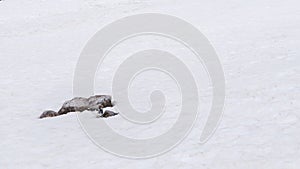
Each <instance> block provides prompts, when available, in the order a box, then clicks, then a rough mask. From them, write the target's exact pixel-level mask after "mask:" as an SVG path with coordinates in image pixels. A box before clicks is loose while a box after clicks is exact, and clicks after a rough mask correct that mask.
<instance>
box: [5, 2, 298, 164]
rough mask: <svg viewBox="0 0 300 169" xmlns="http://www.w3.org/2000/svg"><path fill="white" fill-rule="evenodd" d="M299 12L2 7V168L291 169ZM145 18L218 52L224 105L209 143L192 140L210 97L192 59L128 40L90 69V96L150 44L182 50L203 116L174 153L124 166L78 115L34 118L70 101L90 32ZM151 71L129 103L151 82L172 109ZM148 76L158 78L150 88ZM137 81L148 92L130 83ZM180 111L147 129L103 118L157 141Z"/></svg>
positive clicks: (207, 5) (173, 5)
mask: <svg viewBox="0 0 300 169" xmlns="http://www.w3.org/2000/svg"><path fill="white" fill-rule="evenodd" d="M299 7H300V2H299V1H297V0H286V1H279V0H272V1H271V0H252V1H241V0H239V1H238V0H226V1H221V0H211V1H204V0H187V1H179V0H153V1H150V0H144V1H142V0H116V1H109V0H105V1H97V0H84V1H83V0H56V1H45V0H27V1H18V0H3V1H0V57H1V62H0V109H1V113H0V125H1V127H0V136H1V137H0V138H1V141H0V168H5V169H15V168H30V169H34V168H37V169H40V168H62V169H63V168H84V167H87V168H91V169H94V168H95V169H96V168H103V169H105V168H122V169H123V168H130V169H134V168H170V169H171V168H172V169H173V168H203V169H205V168H207V169H209V168H224V169H227V168H266V169H267V168H272V169H277V168H278V169H282V168H285V169H296V168H298V166H299V165H300V161H299V159H298V158H299V156H300V121H299V118H300V114H299V108H300V104H299V103H297V101H299V99H300V88H299V84H300V76H299V64H300V58H299V55H300V49H299V45H300V29H299V28H300V10H299ZM145 12H156V13H164V14H170V15H174V16H177V17H179V18H182V19H184V20H186V21H188V22H189V23H191V24H193V25H194V26H196V27H197V28H198V29H199V30H201V31H202V33H204V35H205V36H206V37H207V38H208V39H209V40H210V41H211V43H212V45H213V46H214V48H215V50H216V52H217V53H218V56H219V58H220V61H221V63H222V65H223V69H224V73H225V78H226V105H225V110H224V114H223V119H222V121H221V123H220V125H219V127H218V130H217V131H216V132H215V134H214V135H213V137H212V138H211V139H210V140H209V141H208V142H206V143H205V144H200V143H199V138H200V134H201V129H202V128H203V124H204V122H205V120H206V119H205V117H206V116H207V113H208V110H209V105H210V97H211V93H210V89H209V85H208V80H207V77H206V76H205V74H203V70H202V68H201V66H199V64H197V63H195V62H193V58H192V56H190V55H191V54H190V53H188V52H187V51H185V49H182V48H180V46H179V44H176V43H175V42H171V41H169V40H167V39H161V38H159V37H156V38H153V37H152V38H151V37H141V38H140V39H139V38H137V39H132V40H130V41H127V42H125V43H124V44H121V45H120V47H119V48H117V49H116V50H115V51H112V53H111V54H110V55H109V57H108V59H107V60H106V61H104V64H103V66H102V67H101V69H99V70H98V72H97V76H96V79H95V84H96V89H95V92H96V93H97V94H110V92H111V91H110V90H111V85H110V84H111V81H112V80H111V77H112V76H111V75H113V72H114V71H115V67H116V66H117V65H118V64H119V63H120V62H121V58H122V57H126V56H128V55H129V54H130V53H131V52H133V51H134V50H136V49H143V48H147V47H150V46H151V45H155V47H156V48H165V49H168V50H171V51H173V52H174V53H176V54H179V55H182V54H185V55H186V56H187V59H185V62H186V63H187V64H188V65H189V68H190V69H191V70H193V72H194V70H198V69H200V70H202V71H198V72H199V73H198V74H197V71H195V77H198V78H197V79H198V80H197V82H198V83H199V87H202V88H201V89H200V91H199V93H200V94H201V96H202V97H201V98H202V99H201V104H200V105H201V108H200V110H201V113H202V114H201V115H200V116H199V117H198V119H197V122H196V125H195V126H194V128H193V129H192V131H191V133H190V134H189V136H188V137H187V138H186V139H185V140H184V141H183V142H182V143H181V144H179V145H178V146H177V147H175V148H174V149H172V150H171V151H169V152H167V153H165V154H163V155H160V156H157V157H154V158H149V159H141V160H133V159H127V158H121V157H118V156H115V155H112V154H110V153H108V152H106V151H104V150H102V149H100V148H99V147H97V146H96V145H94V144H93V143H92V142H91V140H90V139H89V138H88V137H87V136H86V134H85V133H84V131H83V130H82V129H81V127H80V124H79V123H78V121H77V116H76V113H71V114H68V115H64V116H60V117H55V118H47V119H42V120H40V119H38V117H39V115H40V114H41V113H42V111H43V110H47V109H58V108H59V107H60V106H61V105H62V103H63V102H64V101H65V100H69V99H71V98H72V97H73V95H72V81H73V74H74V69H75V66H76V62H77V59H78V57H79V55H80V52H81V50H82V49H83V47H84V45H85V44H86V42H87V41H88V40H89V39H90V38H91V37H92V36H93V35H94V34H95V32H96V31H98V30H99V29H100V28H102V27H103V26H105V25H106V24H108V23H111V22H113V21H114V20H116V19H119V18H122V17H124V16H129V15H132V14H138V13H145ZM151 39H152V40H153V41H154V42H157V43H154V44H152V43H150V42H149V41H148V40H151ZM151 47H152V46H151ZM116 58H117V59H116ZM147 73H148V75H146V76H138V77H137V79H136V81H135V82H134V83H133V84H132V88H131V90H132V91H131V92H132V98H133V99H134V98H135V100H136V99H138V100H137V101H136V103H135V104H134V107H135V108H136V109H139V110H141V111H145V110H147V109H148V108H149V103H148V102H147V98H140V94H141V93H142V94H143V95H144V94H145V95H147V93H149V92H150V91H151V90H152V89H153V88H152V87H153V86H156V87H159V86H160V87H161V90H166V100H167V101H168V104H169V105H177V104H178V102H179V100H178V92H177V90H176V86H175V85H174V84H172V83H171V79H169V78H168V77H166V76H165V75H163V74H153V72H147ZM151 77H160V78H159V79H162V80H161V81H160V80H158V81H157V82H154V81H152V82H150V83H148V82H149V81H151ZM143 82H147V83H143ZM141 83H143V84H144V86H143V89H144V90H141V89H140V88H139V87H138V85H139V84H141ZM162 83H163V84H164V85H160V84H162ZM135 91H136V92H135ZM176 109H177V107H176V106H169V107H167V109H166V114H164V115H163V116H162V119H160V120H159V121H157V124H153V125H152V124H151V125H149V126H140V127H138V126H137V125H132V124H129V122H126V121H125V120H124V119H122V118H121V117H120V116H117V117H112V118H109V119H105V120H106V121H107V123H109V124H110V125H111V126H112V128H114V130H116V131H118V132H119V133H121V134H123V135H126V136H128V137H135V138H147V137H155V136H157V135H158V134H159V133H162V132H164V131H166V130H167V129H168V128H170V127H171V126H172V123H173V122H174V121H175V120H176V117H177V115H178V114H177V113H172V112H176ZM91 115H93V114H91ZM166 119H167V120H166ZM97 120H102V119H97Z"/></svg>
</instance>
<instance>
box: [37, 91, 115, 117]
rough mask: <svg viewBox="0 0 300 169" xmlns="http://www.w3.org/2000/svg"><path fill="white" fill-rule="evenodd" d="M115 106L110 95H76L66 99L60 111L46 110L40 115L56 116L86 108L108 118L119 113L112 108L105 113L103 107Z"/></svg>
mask: <svg viewBox="0 0 300 169" xmlns="http://www.w3.org/2000/svg"><path fill="white" fill-rule="evenodd" d="M113 106H114V104H113V103H112V100H111V96H109V95H95V96H91V97H89V98H84V97H75V98H73V99H71V100H68V101H66V102H65V103H64V104H63V105H62V107H61V108H60V109H59V111H58V112H55V111H53V110H46V111H44V112H43V113H42V114H41V115H40V118H45V117H54V116H59V115H63V114H67V113H69V112H82V111H85V110H87V111H99V114H100V117H105V118H106V117H110V116H115V115H117V114H118V113H115V112H113V111H110V110H106V111H105V112H104V113H103V108H105V107H113Z"/></svg>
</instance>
